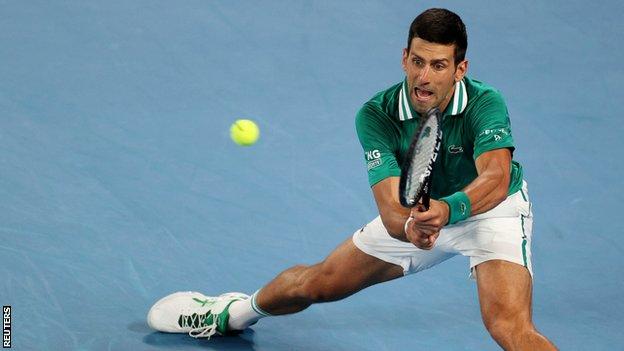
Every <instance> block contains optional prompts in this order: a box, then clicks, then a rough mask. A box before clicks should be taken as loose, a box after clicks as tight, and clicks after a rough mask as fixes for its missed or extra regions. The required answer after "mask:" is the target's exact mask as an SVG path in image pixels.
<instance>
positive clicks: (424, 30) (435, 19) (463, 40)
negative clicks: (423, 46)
mask: <svg viewBox="0 0 624 351" xmlns="http://www.w3.org/2000/svg"><path fill="white" fill-rule="evenodd" d="M414 38H421V39H423V40H426V41H428V42H432V43H437V44H444V45H449V44H455V55H454V59H455V64H458V63H459V62H461V61H463V60H464V57H466V49H467V48H468V35H467V34H466V26H465V25H464V22H462V20H461V18H460V17H459V16H458V15H457V14H456V13H454V12H451V11H449V10H447V9H429V10H426V11H425V12H423V13H421V14H420V15H418V17H416V18H415V19H414V21H413V22H412V24H411V25H410V29H409V36H408V37H407V51H408V53H409V49H410V45H411V44H412V39H414Z"/></svg>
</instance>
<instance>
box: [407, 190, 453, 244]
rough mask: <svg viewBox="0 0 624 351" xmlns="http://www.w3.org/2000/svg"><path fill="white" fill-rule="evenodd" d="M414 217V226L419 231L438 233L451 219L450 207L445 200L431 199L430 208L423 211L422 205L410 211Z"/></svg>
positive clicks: (431, 233) (430, 233)
mask: <svg viewBox="0 0 624 351" xmlns="http://www.w3.org/2000/svg"><path fill="white" fill-rule="evenodd" d="M410 216H411V217H412V218H414V227H416V229H418V230H419V231H421V232H423V233H426V234H429V235H433V234H435V233H438V232H439V231H440V230H441V229H442V227H444V226H445V225H446V224H447V223H448V220H449V207H448V205H447V204H446V202H444V201H438V200H433V199H431V202H430V203H429V210H428V211H423V208H422V207H421V206H417V207H414V208H413V209H412V211H411V213H410Z"/></svg>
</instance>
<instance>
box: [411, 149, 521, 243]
mask: <svg viewBox="0 0 624 351" xmlns="http://www.w3.org/2000/svg"><path fill="white" fill-rule="evenodd" d="M475 166H476V168H477V174H478V175H477V177H476V178H475V179H474V180H473V181H472V182H471V183H470V184H468V186H466V187H465V188H464V189H463V190H462V192H463V193H464V194H466V196H467V197H468V200H469V201H470V215H471V216H474V215H477V214H479V213H483V212H486V211H489V210H490V209H492V208H494V207H496V206H497V205H498V204H500V203H501V202H503V201H504V200H505V199H506V198H507V192H508V190H509V182H510V179H511V172H510V169H511V152H510V151H509V149H507V148H503V149H496V150H491V151H486V152H484V153H482V154H481V155H479V157H477V159H476V160H475ZM411 215H412V217H414V219H415V222H416V223H415V226H416V228H417V229H419V230H421V231H425V232H427V233H431V232H436V231H439V230H440V229H442V227H444V226H445V225H446V224H448V222H449V218H450V207H449V205H448V203H447V202H445V201H437V200H431V207H430V208H429V211H427V212H419V211H417V210H412V213H411Z"/></svg>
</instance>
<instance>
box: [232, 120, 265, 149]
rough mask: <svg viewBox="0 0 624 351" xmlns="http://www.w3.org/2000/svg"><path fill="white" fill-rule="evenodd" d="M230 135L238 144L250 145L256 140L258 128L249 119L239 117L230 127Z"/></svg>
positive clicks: (258, 135) (258, 133) (258, 132)
mask: <svg viewBox="0 0 624 351" xmlns="http://www.w3.org/2000/svg"><path fill="white" fill-rule="evenodd" d="M230 137H231V138H232V140H234V142H235V143H237V144H238V145H241V146H251V145H253V144H255V143H256V141H258V138H259V137H260V129H259V128H258V125H257V124H256V123H255V122H254V121H252V120H250V119H239V120H236V122H234V123H233V124H232V126H231V127H230Z"/></svg>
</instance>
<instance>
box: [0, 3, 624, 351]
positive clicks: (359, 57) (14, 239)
mask: <svg viewBox="0 0 624 351" xmlns="http://www.w3.org/2000/svg"><path fill="white" fill-rule="evenodd" d="M429 7H447V8H449V9H451V10H453V11H455V12H457V13H458V14H459V15H460V16H462V18H463V20H464V21H465V23H466V26H467V29H468V39H469V44H468V54H467V58H468V59H469V61H470V66H469V76H471V77H474V78H476V79H479V80H483V81H485V82H488V83H489V84H491V85H493V86H495V87H497V88H499V89H500V90H501V91H502V93H503V95H504V96H505V97H506V100H507V104H508V107H509V110H510V116H511V118H512V123H513V128H514V138H515V140H516V144H517V146H518V147H517V150H516V153H515V158H516V159H517V160H518V161H520V162H521V163H522V164H523V166H524V169H525V178H526V179H527V181H528V183H529V187H530V189H531V196H532V200H533V202H534V213H535V225H534V230H533V265H534V266H533V267H534V271H535V286H534V307H533V308H534V319H535V321H536V323H537V327H538V329H539V330H540V331H542V332H543V333H544V334H545V335H547V336H548V337H549V338H551V339H552V340H553V341H554V342H555V343H556V344H557V345H558V346H559V347H560V348H561V349H562V350H616V349H623V348H624V336H623V334H622V332H621V331H622V329H624V300H623V299H622V296H623V295H622V291H624V262H623V259H622V257H623V255H624V244H623V243H622V235H623V234H624V226H623V224H622V220H621V217H619V216H620V214H621V212H622V211H621V203H622V202H624V196H623V195H622V192H621V191H622V188H623V186H624V180H623V179H622V176H621V175H622V174H624V162H623V161H624V158H623V157H622V155H621V154H620V144H621V139H622V137H621V136H622V135H623V134H624V127H623V125H624V124H622V123H621V122H618V118H621V117H622V116H624V104H622V101H624V93H623V92H624V89H623V87H622V82H623V81H624V68H623V66H622V62H624V49H623V48H622V38H621V36H622V33H623V32H624V24H623V22H622V21H621V14H622V13H624V3H622V2H619V1H614V0H610V1H597V2H592V3H591V4H590V3H588V2H586V1H579V0H574V1H562V0H557V1H548V2H546V1H530V2H516V1H482V2H470V3H468V2H460V1H442V2H434V1H423V2H418V3H415V2H410V1H393V2H381V1H367V2H359V1H335V2H329V1H265V2H261V3H254V2H244V1H180V2H168V1H147V0H134V1H39V0H31V1H8V0H4V1H0V257H1V258H0V278H1V281H0V303H2V305H10V306H11V307H12V347H13V348H14V349H16V350H257V351H260V350H407V349H410V350H497V349H498V347H497V345H496V344H495V343H494V341H492V340H491V339H490V337H489V335H488V334H487V332H486V330H485V328H484V327H483V325H482V322H481V316H480V313H479V305H478V301H477V294H476V284H475V283H474V282H473V281H471V280H469V279H468V262H467V259H465V258H461V257H457V258H454V259H452V260H450V261H448V262H446V263H444V264H442V265H439V266H437V267H435V268H433V269H431V270H429V271H426V272H424V273H421V274H417V275H414V276H409V277H407V278H405V279H400V280H398V281H393V282H390V283H386V284H383V285H379V286H375V287H372V288H370V289H367V290H364V291H362V292H361V293H359V294H356V295H355V296H353V297H351V298H349V299H346V300H344V301H341V302H337V303H330V304H322V305H315V306H312V307H311V308H309V309H308V310H306V311H304V312H303V313H300V314H297V315H291V316H286V317H280V318H267V319H264V320H262V321H261V322H260V323H258V324H257V325H255V326H254V327H253V328H252V329H249V330H247V331H245V332H244V333H243V334H241V335H240V336H236V337H228V338H215V339H212V340H210V341H206V340H195V339H192V338H190V337H188V336H186V335H172V334H161V333H155V332H153V331H151V330H150V329H149V328H148V327H147V324H146V322H145V317H146V314H147V311H148V309H149V308H150V306H151V305H152V304H153V303H154V302H155V301H156V300H158V299H159V298H160V297H162V296H164V295H167V294H169V293H171V292H174V291H178V290H197V291H201V292H204V293H206V294H219V293H222V292H227V291H242V292H247V293H252V292H253V291H255V290H256V289H258V288H259V287H261V286H262V285H263V284H265V283H266V282H267V281H268V280H270V279H271V278H273V277H274V276H275V275H276V274H277V273H279V272H280V271H282V270H283V269H285V268H287V267H289V266H292V265H295V264H298V263H307V264H310V263H314V262H317V261H319V260H321V259H323V258H324V257H325V255H326V254H328V253H329V252H330V250H332V249H333V248H334V247H335V246H337V245H338V244H339V243H340V242H342V241H343V240H344V239H346V238H347V237H349V236H350V235H351V234H352V233H353V232H354V231H355V230H356V229H358V228H359V227H360V226H361V225H363V224H365V223H367V222H368V221H369V220H370V219H372V218H373V217H374V216H376V214H377V210H376V206H375V203H374V200H373V197H372V195H371V192H370V190H369V186H368V183H367V179H366V168H365V163H364V161H363V158H362V154H361V153H362V151H361V148H360V145H359V143H358V140H357V137H356V133H355V128H354V115H355V113H356V111H357V110H358V109H359V108H360V106H361V105H362V103H363V102H365V101H366V100H368V99H369V98H370V97H371V96H372V95H373V94H374V93H376V92H377V91H380V90H382V89H385V88H387V87H389V86H390V85H392V84H394V83H397V82H399V81H401V80H402V79H403V77H404V75H403V71H402V70H401V66H400V58H401V51H402V49H403V47H404V46H405V42H406V37H407V30H408V26H409V23H410V22H411V21H412V19H413V18H414V17H415V16H416V15H417V14H418V13H420V12H421V11H423V10H424V9H426V8H429ZM238 118H250V119H254V120H256V121H257V122H258V124H259V126H260V128H261V138H260V141H259V142H258V144H256V145H254V146H253V147H249V148H243V147H239V146H236V145H235V144H234V143H232V141H231V140H230V138H229V126H230V124H231V123H232V122H233V121H234V120H235V119H238ZM425 301H426V302H425Z"/></svg>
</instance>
